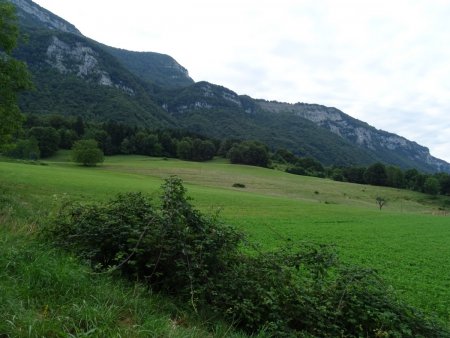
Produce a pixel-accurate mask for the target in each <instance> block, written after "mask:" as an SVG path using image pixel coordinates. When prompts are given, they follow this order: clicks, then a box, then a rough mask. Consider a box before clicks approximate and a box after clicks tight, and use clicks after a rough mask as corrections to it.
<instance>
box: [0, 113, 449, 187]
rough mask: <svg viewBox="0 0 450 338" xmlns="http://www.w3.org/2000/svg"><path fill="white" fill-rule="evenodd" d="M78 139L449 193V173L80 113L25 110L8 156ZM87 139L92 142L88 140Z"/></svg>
mask: <svg viewBox="0 0 450 338" xmlns="http://www.w3.org/2000/svg"><path fill="white" fill-rule="evenodd" d="M79 140H93V141H95V142H96V144H97V145H98V147H99V148H100V150H101V151H102V152H103V153H104V154H105V155H120V154H122V155H131V154H136V155H145V156H159V157H168V158H179V159H182V160H189V161H208V160H211V159H213V157H214V156H221V157H224V158H228V159H229V160H230V162H231V163H233V164H246V165H254V166H260V167H268V168H273V167H276V166H277V167H280V168H284V170H285V171H286V172H288V173H291V174H296V175H306V176H315V177H320V178H329V179H333V180H335V181H343V182H350V183H359V184H370V185H375V186H385V187H393V188H399V189H410V190H414V191H419V192H423V193H427V194H431V195H437V194H441V195H450V175H449V174H447V173H436V174H428V173H423V172H419V171H418V170H417V169H407V170H402V169H400V168H398V167H395V166H390V165H385V164H383V163H379V162H378V163H374V164H371V165H369V166H367V167H362V166H348V167H345V166H332V167H324V166H323V165H322V164H321V163H320V162H319V161H318V160H316V159H314V158H310V157H298V156H296V155H295V154H293V153H292V152H290V151H288V150H286V149H278V150H276V151H273V152H271V150H270V149H269V148H268V147H267V146H266V145H264V144H262V143H260V142H258V141H251V140H239V139H227V140H222V141H220V140H217V139H212V138H208V137H205V136H203V135H199V134H195V133H192V132H189V131H185V130H171V129H161V130H150V129H143V128H138V127H132V126H129V125H126V124H122V123H119V122H115V121H108V122H104V123H99V122H93V121H85V120H84V119H83V118H82V117H81V116H76V117H75V116H64V115H28V116H27V118H26V121H25V123H24V124H23V128H22V130H20V131H18V132H17V133H16V135H15V142H14V144H13V145H12V146H11V147H10V148H9V150H8V151H6V152H5V154H6V155H7V156H10V157H13V158H20V159H29V160H36V159H39V158H46V157H49V156H52V155H53V154H54V153H55V152H56V151H57V150H59V149H72V148H73V146H74V144H75V143H76V142H77V141H79ZM91 144H92V143H91Z"/></svg>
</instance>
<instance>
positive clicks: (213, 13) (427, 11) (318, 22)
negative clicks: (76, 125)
mask: <svg viewBox="0 0 450 338" xmlns="http://www.w3.org/2000/svg"><path fill="white" fill-rule="evenodd" d="M35 2H36V3H38V4H39V5H41V6H42V7H44V8H46V9H48V10H50V11H51V12H53V13H55V14H57V15H59V16H60V17H62V18H64V19H65V20H67V21H69V22H70V23H72V24H74V25H75V26H76V27H77V28H78V29H79V30H80V31H81V33H83V34H84V35H85V36H87V37H90V38H92V39H94V40H97V41H99V42H102V43H105V44H107V45H110V46H113V47H119V48H124V49H129V50H134V51H151V52H158V53H163V54H168V55H170V56H172V57H173V58H175V59H176V60H177V61H178V62H179V63H180V64H181V65H183V66H184V67H185V68H187V69H188V71H189V75H190V76H191V77H192V78H193V79H194V80H195V81H208V82H211V83H214V84H219V85H222V86H225V87H227V88H229V89H231V90H233V91H235V92H236V93H238V94H246V95H250V96H251V97H253V98H263V99H267V100H277V101H281V102H289V103H296V102H305V103H317V104H322V105H326V106H331V107H336V108H338V109H340V110H342V111H343V112H345V113H347V114H349V115H351V116H353V117H355V118H357V119H360V120H362V121H365V122H367V123H369V124H371V125H373V126H374V127H376V128H378V129H383V130H386V131H389V132H393V133H396V134H398V135H401V136H403V137H406V138H407V139H409V140H412V141H416V142H417V143H419V144H420V145H423V146H426V147H428V148H430V152H431V154H432V155H433V156H436V157H438V158H441V159H444V160H446V161H447V162H450V19H449V18H450V1H449V0H395V1H394V0H376V1H372V0H339V1H336V0H277V1H275V0H270V1H269V0H190V1H186V0H164V1H162V0H156V1H147V0H127V1H121V0H95V1H93V0H35Z"/></svg>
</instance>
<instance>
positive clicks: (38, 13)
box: [9, 0, 82, 35]
mask: <svg viewBox="0 0 450 338" xmlns="http://www.w3.org/2000/svg"><path fill="white" fill-rule="evenodd" d="M9 1H10V2H12V3H13V4H15V5H16V6H17V7H18V8H20V9H21V10H22V11H23V12H22V13H19V16H22V17H23V16H24V13H26V14H27V15H28V16H29V18H28V19H30V18H31V19H34V20H37V21H39V22H40V23H41V24H44V25H45V26H46V27H47V28H48V29H54V30H58V31H61V32H65V33H72V34H76V35H82V34H81V33H80V31H79V30H78V29H77V28H76V27H75V26H74V25H72V24H70V23H69V22H67V21H65V20H63V19H61V18H60V17H58V16H57V15H55V14H53V13H51V12H49V11H47V10H46V9H44V8H42V7H41V6H39V5H37V4H35V3H34V2H32V1H30V0H9ZM23 19H26V18H23Z"/></svg>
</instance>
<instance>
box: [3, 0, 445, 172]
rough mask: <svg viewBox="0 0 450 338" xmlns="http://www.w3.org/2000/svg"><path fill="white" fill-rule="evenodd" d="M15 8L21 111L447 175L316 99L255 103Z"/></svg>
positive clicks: (417, 150) (153, 58) (26, 2)
mask: <svg viewBox="0 0 450 338" xmlns="http://www.w3.org/2000/svg"><path fill="white" fill-rule="evenodd" d="M9 1H11V2H12V3H14V4H15V5H16V7H17V13H18V17H19V21H20V26H21V30H22V32H23V33H25V34H26V35H27V36H28V37H29V39H28V42H27V43H22V44H21V45H20V46H19V48H18V49H17V51H16V57H17V58H19V59H21V60H24V61H25V62H27V64H28V66H29V69H30V70H31V73H32V75H33V79H34V83H35V85H36V90H35V91H33V92H30V93H26V94H24V95H23V96H22V97H21V102H20V105H21V108H22V110H23V111H24V112H25V113H60V114H72V115H82V116H85V117H87V118H90V119H95V120H99V121H106V120H115V121H118V122H122V123H126V124H129V125H137V126H141V127H148V128H167V127H169V128H184V129H188V130H190V131H194V132H197V133H201V134H204V135H207V136H211V137H215V138H219V139H225V138H240V139H257V140H260V141H262V142H264V143H266V144H267V145H269V146H270V147H271V148H273V149H276V148H286V149H289V150H291V151H293V152H294V153H295V154H297V155H300V156H312V157H315V158H316V159H318V160H320V161H321V162H322V163H324V164H326V165H333V164H334V165H368V164H371V163H373V162H375V161H381V162H384V163H387V164H392V165H397V166H400V167H402V168H413V167H414V168H417V169H420V170H423V171H427V172H437V171H445V172H450V164H448V163H447V162H445V161H442V160H440V159H437V158H435V157H433V156H431V155H430V152H429V150H428V149H427V148H425V147H423V146H420V145H418V144H417V143H415V142H412V141H409V140H407V139H405V138H403V137H401V136H398V135H395V134H392V133H388V132H385V131H381V130H377V129H376V128H374V127H372V126H370V125H368V124H367V123H364V122H362V121H359V120H357V119H354V118H352V117H350V116H349V115H347V114H345V113H343V112H342V111H340V110H338V109H336V108H331V107H325V106H322V105H318V104H306V103H297V104H288V103H282V102H275V101H270V102H269V101H265V100H256V99H253V98H251V97H249V96H245V95H237V94H236V93H235V92H233V91H232V90H230V89H227V88H225V87H222V86H218V85H214V84H211V83H207V82H197V83H195V82H194V81H193V80H192V79H191V78H190V77H189V74H188V71H187V70H186V69H185V68H184V67H183V66H181V65H180V64H179V63H177V62H176V61H175V59H173V58H172V57H170V56H168V55H164V54H159V53H153V52H133V51H127V50H124V49H118V48H113V47H109V46H106V45H104V44H101V43H99V42H96V41H94V40H91V39H89V38H87V37H85V36H83V34H82V33H81V32H80V31H79V30H78V29H77V28H76V27H75V26H74V25H72V24H70V23H69V22H67V21H65V20H64V19H62V18H60V17H58V16H56V15H54V14H52V13H51V12H49V11H47V10H46V9H44V8H42V7H40V6H38V5H37V4H35V3H34V2H32V1H31V0H9Z"/></svg>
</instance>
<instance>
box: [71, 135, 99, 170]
mask: <svg viewBox="0 0 450 338" xmlns="http://www.w3.org/2000/svg"><path fill="white" fill-rule="evenodd" d="M72 159H73V161H74V162H77V163H80V164H82V165H84V166H95V165H96V164H97V163H100V162H103V151H102V150H101V149H99V148H98V145H97V141H95V140H81V141H77V142H75V143H74V145H73V148H72Z"/></svg>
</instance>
